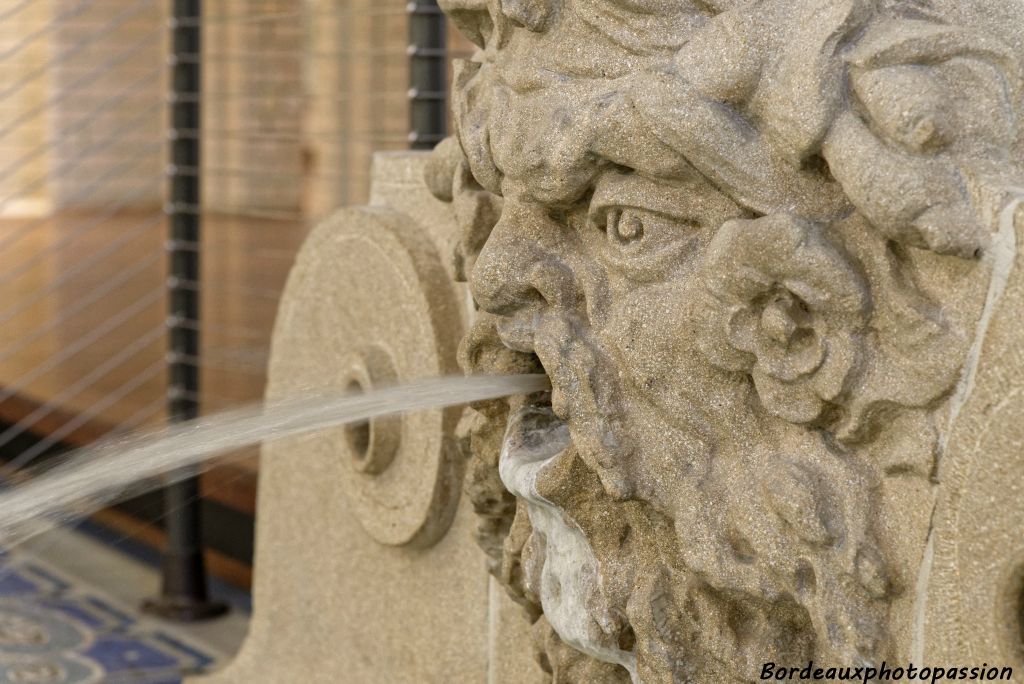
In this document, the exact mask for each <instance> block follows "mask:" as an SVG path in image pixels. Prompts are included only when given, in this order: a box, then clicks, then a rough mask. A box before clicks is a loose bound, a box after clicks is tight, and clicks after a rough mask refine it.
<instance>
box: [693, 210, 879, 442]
mask: <svg viewBox="0 0 1024 684" xmlns="http://www.w3.org/2000/svg"><path fill="white" fill-rule="evenodd" d="M823 231H824V228H823V227H822V226H820V225H818V224H815V223H810V222H807V221H803V220H800V219H798V218H795V217H793V216H789V215H786V214H776V215H771V216H766V217H763V218H759V219H753V220H734V221H729V222H727V223H725V224H724V225H723V226H722V227H721V228H720V229H719V230H718V233H717V234H716V235H715V238H714V239H713V240H712V242H711V244H710V246H709V249H708V256H707V258H706V259H705V260H704V265H703V269H702V277H703V281H704V285H705V287H706V290H705V293H706V294H705V298H704V302H703V304H704V307H703V308H704V311H703V313H704V316H705V322H704V325H703V326H702V329H701V331H700V340H699V341H700V346H701V349H702V350H703V352H704V353H705V354H706V355H707V357H708V359H709V360H710V361H711V362H712V363H713V364H714V365H716V366H718V367H719V368H723V369H725V370H731V371H739V372H744V373H749V374H750V376H751V377H752V378H753V381H754V385H755V386H756V387H757V391H758V394H759V395H760V398H761V401H762V402H763V404H764V406H765V408H766V409H767V410H768V411H770V412H771V413H773V414H774V415H777V416H779V417H780V418H784V419H786V420H789V421H792V422H795V423H808V422H811V421H814V420H815V419H817V418H818V417H819V416H820V415H821V413H822V411H823V410H824V408H825V406H826V403H827V402H830V401H832V400H834V399H835V398H836V397H837V396H838V395H839V394H840V393H841V392H842V390H843V388H844V383H845V381H846V379H847V377H848V376H849V374H850V371H851V369H853V367H854V365H855V364H856V361H857V358H858V356H859V353H860V347H861V343H860V341H859V339H858V337H859V333H860V331H861V330H862V328H863V327H864V324H865V322H866V320H867V310H868V290H867V286H866V284H865V283H864V281H863V278H862V277H861V276H860V274H858V273H857V271H856V270H854V268H853V266H852V264H851V263H850V260H849V259H848V258H847V257H846V256H845V255H844V254H843V253H842V252H841V251H840V249H839V248H838V247H837V246H835V245H833V244H832V243H831V242H830V241H829V240H828V239H827V238H826V237H825V235H824V232H823Z"/></svg>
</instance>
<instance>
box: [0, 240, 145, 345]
mask: <svg viewBox="0 0 1024 684" xmlns="http://www.w3.org/2000/svg"><path fill="white" fill-rule="evenodd" d="M160 256H161V255H159V254H155V255H153V256H152V257H150V258H148V259H146V260H145V261H143V262H141V263H138V264H136V265H135V266H133V267H132V268H131V269H128V270H124V271H122V272H121V273H118V275H117V276H116V277H114V279H111V280H109V281H104V282H103V285H102V286H100V287H99V288H96V289H95V290H93V291H92V292H90V293H89V295H88V296H87V297H83V298H82V299H79V300H76V302H75V305H74V306H72V307H70V308H67V309H65V310H62V311H60V314H59V315H57V316H54V317H52V318H50V319H49V320H47V322H46V323H45V324H43V325H42V326H39V327H38V328H36V329H35V330H34V331H32V332H30V333H26V334H25V335H23V336H20V337H18V338H17V342H15V343H14V344H12V345H9V346H7V347H6V348H4V350H3V351H0V360H4V359H6V358H8V357H9V356H11V355H12V354H14V353H16V352H17V351H19V350H22V349H24V348H25V346H26V345H27V344H29V343H30V342H34V341H35V340H37V339H39V338H40V337H42V336H43V335H44V334H45V333H46V332H47V331H50V330H53V329H54V328H56V327H57V326H59V325H60V324H61V323H65V322H67V320H70V319H71V318H72V317H74V316H75V315H78V314H79V313H81V312H82V311H84V310H85V309H86V308H87V307H89V306H90V305H91V304H94V303H95V302H96V301H98V300H99V298H100V297H102V296H103V295H105V294H106V293H109V292H112V291H114V290H115V289H117V288H118V287H120V286H121V285H123V284H124V283H125V282H126V281H128V280H129V279H130V277H132V276H134V275H137V274H138V273H140V272H141V271H142V270H143V269H145V268H147V267H150V266H151V265H153V263H155V262H156V261H157V260H158V259H159V258H160Z"/></svg>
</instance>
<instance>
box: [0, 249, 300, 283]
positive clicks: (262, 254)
mask: <svg viewBox="0 0 1024 684" xmlns="http://www.w3.org/2000/svg"><path fill="white" fill-rule="evenodd" d="M240 246H241V245H239V244H237V243H234V242H230V241H228V240H223V241H217V240H209V239H203V241H202V243H199V242H184V241H181V240H175V241H174V242H173V243H169V245H168V249H176V250H180V251H182V252H204V251H205V250H208V249H212V250H213V251H214V252H216V251H218V250H220V249H223V250H225V251H227V250H230V249H237V248H238V247H240ZM297 253H298V249H297V248H296V249H294V250H291V249H273V248H271V247H251V246H248V245H247V246H246V248H245V257H246V258H247V259H252V258H259V259H274V260H278V261H295V255H296V254H297ZM2 283H3V280H2V279H0V284H2Z"/></svg>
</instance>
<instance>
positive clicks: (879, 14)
mask: <svg viewBox="0 0 1024 684" xmlns="http://www.w3.org/2000/svg"><path fill="white" fill-rule="evenodd" d="M441 4H442V6H443V7H444V9H445V10H446V11H447V12H448V13H449V15H450V16H451V17H452V19H453V20H454V21H455V23H456V24H457V25H458V26H459V27H460V28H461V30H462V31H463V32H464V34H465V35H466V36H467V37H468V38H469V39H470V40H472V41H473V42H475V43H476V44H477V46H478V47H479V51H478V52H477V54H476V55H475V56H474V57H473V58H472V59H471V60H469V61H465V62H462V63H460V64H459V65H458V66H457V70H456V71H457V74H456V79H455V91H454V94H453V100H454V101H453V108H454V112H455V119H456V124H457V136H456V138H455V139H453V140H450V141H446V142H445V143H444V144H442V146H441V147H440V148H439V150H438V152H437V157H436V159H435V164H434V168H433V170H432V172H431V173H430V174H429V183H430V185H431V187H432V189H433V190H434V192H435V194H437V196H438V197H442V198H444V199H446V200H450V201H452V202H453V203H454V205H455V208H456V213H457V215H458V216H459V220H460V222H461V223H462V229H463V238H462V240H461V241H460V244H459V246H458V249H457V252H458V256H457V263H458V264H459V268H460V270H461V272H462V274H463V275H464V276H465V277H466V278H467V279H468V281H469V284H470V287H471V289H472V292H473V295H474V298H475V300H476V302H477V304H478V305H479V307H480V309H481V310H482V311H481V313H480V315H479V316H478V317H477V321H476V324H475V326H474V328H473V329H472V330H471V331H470V332H469V333H468V334H467V336H466V338H465V339H464V341H463V347H462V352H461V361H462V364H463V367H464V368H465V369H466V370H467V371H469V372H515V371H523V370H533V369H536V368H543V369H544V371H545V372H547V373H548V375H549V376H550V377H551V381H552V393H551V396H550V397H530V398H517V399H514V400H510V401H508V402H491V403H489V404H487V405H483V406H479V407H477V408H478V411H479V415H478V417H477V418H475V419H474V420H473V425H472V427H471V429H470V432H471V433H472V441H473V447H474V452H475V454H474V457H473V458H474V466H473V472H474V476H473V479H474V483H475V484H474V486H473V487H472V492H473V493H474V498H475V500H476V502H477V508H478V510H480V511H482V512H484V513H485V520H484V522H483V523H482V525H481V529H480V534H479V537H480V540H481V541H482V543H483V546H484V548H485V549H486V550H487V551H488V553H489V555H490V556H491V559H492V570H493V572H494V573H495V574H496V575H497V576H498V577H499V578H500V579H501V580H502V582H503V583H504V584H505V585H506V586H507V588H508V589H509V590H510V592H511V593H512V594H513V596H514V597H515V598H516V599H517V600H518V601H519V602H520V603H522V604H523V605H525V606H526V607H527V609H528V610H527V612H528V615H529V617H530V619H531V620H533V621H534V622H535V625H536V627H535V633H536V634H537V635H538V644H539V647H540V659H541V662H542V664H544V666H545V667H546V669H547V670H548V671H549V672H550V673H551V675H552V677H553V679H554V680H555V681H558V682H594V681H609V682H616V681H628V680H629V679H632V680H633V681H643V682H647V683H661V682H665V683H669V682H689V681H697V682H720V681H735V682H741V681H756V680H758V678H759V674H760V668H761V665H762V664H763V663H765V662H769V661H772V662H776V663H784V664H787V665H800V666H803V665H804V664H806V662H807V660H808V659H814V660H816V661H818V662H820V663H823V664H834V665H839V666H841V665H854V666H856V665H875V666H877V665H878V664H880V663H881V662H882V661H883V660H885V659H887V658H888V659H889V660H890V662H891V661H892V660H893V659H895V660H897V661H902V662H905V661H907V660H908V659H909V658H910V657H911V656H912V655H913V654H915V653H918V654H919V653H920V651H921V644H920V642H921V640H922V638H923V637H922V636H921V634H922V629H923V627H922V625H923V624H924V623H923V620H924V619H925V618H924V617H922V616H923V615H924V614H925V612H926V611H925V610H924V608H923V607H922V606H923V603H922V602H923V600H924V599H923V598H922V596H923V595H924V594H926V593H927V586H926V583H927V579H924V580H922V574H921V573H922V570H921V568H923V567H926V566H927V564H928V563H930V562H931V561H930V555H929V554H930V551H928V550H927V549H928V548H929V547H928V543H929V542H928V540H929V539H930V535H932V533H933V530H932V527H931V525H932V517H931V513H932V511H933V510H935V507H936V502H937V501H938V500H939V499H940V498H941V497H942V493H941V492H942V490H941V482H940V481H939V479H938V474H940V473H941V472H942V470H941V468H940V463H941V459H942V458H943V457H944V456H945V450H946V448H947V446H948V438H949V436H950V435H951V434H954V433H955V431H956V429H957V427H958V426H957V423H956V419H957V416H958V415H959V413H958V412H959V407H960V406H963V405H964V402H965V401H966V400H967V397H968V393H969V392H970V389H971V387H972V380H971V378H973V377H974V376H973V373H974V372H975V370H976V369H977V367H978V366H977V363H978V353H979V349H980V348H981V337H979V335H983V332H984V326H979V321H985V320H987V318H986V317H987V316H988V315H989V312H990V310H991V308H992V306H993V305H994V304H993V302H994V301H995V300H994V299H993V297H994V295H993V294H992V293H993V292H995V291H996V290H993V286H992V283H993V282H996V281H998V280H999V279H1000V278H1003V279H1005V273H1004V272H1003V271H1002V270H1001V269H1003V268H1004V267H1005V264H1006V263H1009V262H1012V261H1013V256H1012V254H1011V256H1009V257H1007V256H1006V254H1008V253H1009V252H1007V249H1009V248H1007V246H1006V244H1007V243H1006V240H1005V239H1003V238H1000V233H999V230H1000V226H1003V227H1004V228H1005V225H1010V226H1011V227H1010V229H1009V230H1010V233H1012V230H1013V228H1012V216H1011V219H1010V224H1007V223H1006V219H1005V216H1006V214H1005V210H1004V208H1005V207H1007V206H1008V202H1009V201H1011V199H1012V197H1013V196H1015V194H1017V193H1019V192H1020V191H1019V190H1015V189H1014V188H1016V187H1020V186H1021V185H1024V172H1022V159H1024V138H1022V136H1021V134H1020V132H1019V128H1018V122H1019V112H1020V111H1021V108H1022V106H1024V102H1022V99H1021V93H1022V90H1024V83H1022V80H1021V79H1022V77H1021V71H1020V54H1019V49H1020V46H1021V45H1022V44H1024V29H1022V27H1021V23H1020V21H1019V17H1020V16H1024V4H1022V3H1021V2H1020V0H991V1H989V2H970V3H951V2H940V1H938V0H936V1H935V2H916V1H910V0H905V1H898V0H892V1H877V0H799V1H797V0H769V1H766V2H744V1H742V0H739V1H734V0H692V1H682V2H672V3H666V2H662V1H660V0H638V1H634V0H630V1H628V2H627V1H626V0H527V1H521V0H503V1H502V2H484V1H483V0H442V3H441ZM1012 17H1017V20H1016V22H1014V21H1013V20H1012ZM1000 217H1003V218H1000ZM1001 221H1002V223H1001ZM1007 259H1008V260H1009V261H1007ZM1000 264H1003V266H1000ZM993 274H995V275H993ZM997 289H998V288H997ZM502 435H504V438H502ZM940 509H941V507H940ZM922 582H924V583H925V584H922Z"/></svg>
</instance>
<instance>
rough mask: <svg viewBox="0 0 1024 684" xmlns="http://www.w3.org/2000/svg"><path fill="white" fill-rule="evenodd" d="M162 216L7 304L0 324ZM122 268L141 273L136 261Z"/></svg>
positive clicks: (140, 225)
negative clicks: (41, 286) (12, 302)
mask: <svg viewBox="0 0 1024 684" xmlns="http://www.w3.org/2000/svg"><path fill="white" fill-rule="evenodd" d="M164 218H165V217H164V215H163V214H154V215H153V217H152V218H151V219H149V221H148V222H147V221H142V222H140V223H138V224H136V226H135V227H134V228H133V229H130V230H128V231H126V232H125V234H124V235H122V237H120V238H118V239H117V240H115V241H114V242H112V243H111V244H109V245H107V246H106V247H104V248H103V249H101V250H100V251H98V252H95V253H94V254H92V255H90V256H89V258H88V259H86V260H84V261H80V262H78V263H77V264H75V265H74V266H73V267H71V268H70V269H68V270H67V271H65V272H63V273H62V274H61V275H60V277H58V278H55V279H54V280H51V281H50V282H49V283H47V284H46V286H45V287H43V288H40V289H38V290H35V291H33V292H30V293H29V294H28V295H27V296H25V297H22V298H21V299H19V300H18V301H17V302H15V303H14V304H12V305H10V306H8V307H7V308H6V309H3V310H2V311H0V324H3V323H6V322H7V321H9V320H11V319H12V318H14V317H15V316H17V315H18V314H19V313H21V312H22V311H24V310H25V309H27V308H28V307H30V306H31V305H32V304H35V303H36V302H38V301H39V300H40V299H42V298H43V297H45V296H46V295H48V294H49V293H51V292H53V291H54V290H56V289H57V288H58V287H60V286H61V285H63V284H65V283H67V282H68V281H69V280H71V279H73V278H75V277H76V276H78V275H79V274H80V273H82V272H83V271H85V270H86V269H87V268H89V267H90V266H93V265H95V264H97V263H99V262H101V261H102V260H104V259H106V258H107V257H108V256H111V255H112V254H114V253H116V252H118V251H119V250H120V249H122V248H123V247H124V246H125V245H126V244H128V242H129V240H127V239H125V237H126V236H127V237H129V238H131V237H138V236H139V235H142V234H143V233H144V232H145V229H146V228H149V227H152V226H155V225H156V224H158V223H160V222H161V221H163V220H164ZM158 257H159V255H153V256H152V257H150V258H149V259H147V260H146V261H144V262H141V263H144V264H146V265H147V266H148V265H151V264H152V263H154V262H155V261H156V259H157V258H158ZM124 270H128V271H131V272H132V274H133V275H137V274H138V273H141V270H140V269H139V264H138V263H136V264H133V265H132V266H131V267H129V268H128V269H124Z"/></svg>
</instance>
